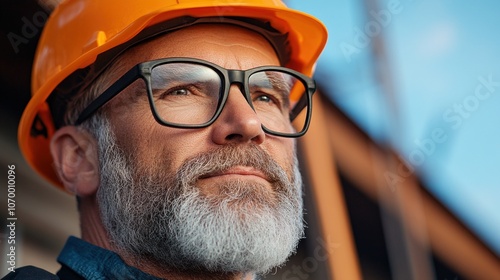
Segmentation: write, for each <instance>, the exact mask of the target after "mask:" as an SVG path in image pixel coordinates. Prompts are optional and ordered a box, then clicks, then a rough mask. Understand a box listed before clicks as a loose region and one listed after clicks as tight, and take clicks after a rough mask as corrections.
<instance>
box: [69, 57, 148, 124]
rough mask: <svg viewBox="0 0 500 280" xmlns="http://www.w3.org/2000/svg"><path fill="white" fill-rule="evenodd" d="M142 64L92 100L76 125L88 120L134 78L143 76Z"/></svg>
mask: <svg viewBox="0 0 500 280" xmlns="http://www.w3.org/2000/svg"><path fill="white" fill-rule="evenodd" d="M141 76H142V75H141V71H140V65H136V66H134V67H133V68H132V69H130V70H129V71H128V72H127V73H125V74H124V75H123V76H122V77H121V78H120V79H118V80H117V81H116V82H114V83H113V84H112V85H111V86H110V87H108V88H107V89H106V90H105V91H104V92H103V93H102V94H101V95H99V96H98V97H97V98H96V99H94V101H92V102H91V103H90V104H89V105H88V106H87V107H86V108H85V109H84V110H83V111H82V112H81V113H80V116H78V119H77V120H76V122H75V126H77V125H80V124H81V123H83V122H84V121H85V120H87V119H88V118H89V117H90V116H91V115H92V114H94V113H95V112H96V111H97V110H98V109H99V108H101V107H102V106H104V104H106V103H107V102H109V101H110V100H111V99H112V98H113V97H115V96H116V95H117V94H118V93H120V92H121V91H122V90H124V89H125V88H126V87H128V86H129V85H130V84H131V83H132V82H133V81H134V80H136V79H137V78H139V77H141Z"/></svg>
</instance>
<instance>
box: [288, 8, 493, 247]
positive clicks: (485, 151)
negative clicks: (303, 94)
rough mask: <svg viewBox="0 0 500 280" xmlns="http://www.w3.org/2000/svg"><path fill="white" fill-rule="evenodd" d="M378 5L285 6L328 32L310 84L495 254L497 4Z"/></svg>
mask: <svg viewBox="0 0 500 280" xmlns="http://www.w3.org/2000/svg"><path fill="white" fill-rule="evenodd" d="M378 2H379V6H378V7H371V8H369V9H368V10H366V9H365V8H364V7H363V6H362V4H363V3H364V1H361V0H357V1H353V0H336V1H331V0H311V1H303V0H293V1H287V3H288V5H290V6H292V7H294V8H297V9H300V10H303V11H305V12H308V13H310V14H313V15H315V16H316V17H318V18H319V19H321V20H322V21H323V22H324V23H325V24H326V25H327V27H328V29H329V33H330V37H329V42H328V45H327V48H326V50H325V52H324V53H323V55H322V57H321V60H320V62H319V64H318V72H317V79H318V80H319V79H321V80H323V81H327V83H329V84H327V86H328V87H329V88H331V89H333V90H334V92H335V94H334V95H332V96H331V97H332V98H333V99H334V100H335V102H336V103H337V104H339V106H340V107H341V108H343V110H345V111H346V112H347V113H348V114H349V115H350V116H351V117H352V118H353V119H354V120H355V121H356V122H357V123H358V124H359V125H360V126H361V127H362V128H363V129H364V130H365V131H367V132H368V133H369V134H370V135H372V137H374V138H375V139H376V140H378V141H384V142H389V143H391V144H392V145H393V146H394V147H395V148H396V149H397V150H398V151H399V152H400V153H401V155H402V156H403V158H404V159H405V160H406V161H407V162H409V163H410V164H412V166H414V167H415V168H416V169H417V170H418V172H419V173H420V174H421V175H422V178H423V179H424V180H425V181H426V182H427V184H428V186H429V188H430V190H431V192H432V193H434V194H435V195H436V196H437V197H438V198H439V199H441V200H442V201H443V202H444V203H445V204H446V205H448V207H449V208H450V209H451V210H452V211H453V212H454V213H456V214H457V215H458V216H459V217H460V218H461V219H462V220H463V221H464V222H465V223H466V224H467V225H468V226H470V227H471V228H473V229H474V230H475V231H476V232H477V233H478V234H479V236H480V237H482V238H483V239H484V240H485V241H486V242H487V243H488V244H489V245H490V246H491V247H492V248H493V249H494V250H495V251H496V252H497V253H498V254H499V255H500V238H499V237H498V233H499V232H500V203H499V202H498V201H500V186H499V185H500V125H498V122H497V121H498V120H500V109H499V108H500V55H499V52H500V36H498V26H500V17H499V16H498V12H499V11H500V2H498V1H494V0H485V1H481V2H471V1H460V2H459V1H453V0H438V1H436V0H380V1H378ZM380 39H381V40H383V41H384V42H385V48H386V55H387V58H388V59H387V60H386V61H388V65H387V68H385V69H381V70H380V71H379V72H377V71H374V70H373V69H374V68H373V67H374V66H376V65H375V64H373V63H374V62H373V57H372V52H371V46H372V45H371V44H372V43H373V41H374V40H380ZM380 73H384V74H386V77H389V82H390V84H391V86H392V87H391V89H392V92H393V95H394V98H393V99H391V102H392V104H394V106H392V105H391V102H389V99H387V97H386V96H387V90H386V89H387V88H386V87H383V86H382V85H380V83H379V82H378V81H377V75H378V74H380ZM395 116H396V117H395Z"/></svg>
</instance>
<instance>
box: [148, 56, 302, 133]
mask: <svg viewBox="0 0 500 280" xmlns="http://www.w3.org/2000/svg"><path fill="white" fill-rule="evenodd" d="M222 79H223V76H222V75H219V73H218V72H217V71H216V70H215V69H212V68H211V67H208V66H205V65H201V64H196V63H188V62H175V63H167V64H161V65H157V66H156V67H154V68H153V69H152V72H151V89H152V97H153V103H154V106H155V109H156V112H157V114H158V117H159V118H160V119H162V120H163V121H164V122H167V123H171V124H175V125H202V124H204V123H207V122H208V121H210V120H211V119H212V118H213V117H214V115H215V114H216V112H217V111H218V108H219V106H222V104H221V102H222V101H221V100H222V98H223V94H224V92H223V90H224V81H222ZM245 84H246V85H245V91H247V93H248V95H247V98H248V99H249V100H248V101H249V104H250V105H251V106H252V107H253V109H254V111H255V113H256V115H257V117H258V118H259V120H260V121H261V123H262V125H263V126H264V127H265V128H267V129H268V130H270V131H274V132H279V133H293V131H292V128H291V126H290V118H289V113H290V110H291V105H293V104H290V102H289V96H290V94H291V92H292V91H295V90H297V91H300V92H304V91H305V90H306V86H305V85H304V84H303V82H302V81H301V80H300V79H298V78H297V77H294V75H292V74H290V73H285V72H280V71H274V70H273V71H268V70H263V71H259V72H255V73H253V74H251V75H250V77H249V79H248V81H247V82H246V83H245ZM304 125H305V124H304ZM300 129H301V128H300V126H299V131H300Z"/></svg>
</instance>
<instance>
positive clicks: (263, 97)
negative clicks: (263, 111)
mask: <svg viewBox="0 0 500 280" xmlns="http://www.w3.org/2000/svg"><path fill="white" fill-rule="evenodd" d="M254 101H260V102H265V103H271V102H273V99H272V98H271V97H270V96H268V95H260V96H257V98H255V99H254Z"/></svg>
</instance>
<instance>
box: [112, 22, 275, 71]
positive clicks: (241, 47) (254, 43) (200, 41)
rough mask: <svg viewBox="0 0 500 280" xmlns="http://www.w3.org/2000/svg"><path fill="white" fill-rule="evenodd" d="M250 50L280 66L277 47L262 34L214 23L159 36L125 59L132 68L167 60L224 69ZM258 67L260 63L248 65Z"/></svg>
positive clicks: (134, 50)
mask: <svg viewBox="0 0 500 280" xmlns="http://www.w3.org/2000/svg"><path fill="white" fill-rule="evenodd" d="M231 50H233V51H231ZM234 50H238V51H234ZM249 51H252V52H254V53H256V54H258V55H259V56H262V58H263V60H265V61H266V63H265V64H266V65H279V64H280V62H279V58H278V55H277V53H276V51H275V50H274V48H273V46H272V45H271V44H270V42H269V41H268V40H267V39H266V38H264V37H263V36H262V35H261V34H259V33H257V32H255V31H252V30H249V29H247V28H244V27H240V26H236V25H230V24H214V23H203V24H197V25H193V26H190V27H185V28H182V29H179V30H176V31H174V32H170V33H167V34H163V35H159V36H157V37H155V38H153V39H150V40H148V41H146V42H143V43H141V44H138V45H137V46H135V47H133V48H131V49H130V50H128V51H126V52H125V54H124V56H123V57H122V59H126V60H127V61H128V63H127V64H130V65H128V66H130V67H131V66H133V65H135V64H138V63H141V62H144V61H149V60H154V59H159V58H167V57H189V58H198V59H204V60H209V61H211V62H213V63H215V64H219V65H220V66H223V67H224V65H222V64H224V62H225V61H226V59H229V58H230V57H231V56H236V57H241V58H244V56H245V55H246V54H248V52H249ZM256 66H260V64H257V65H251V66H250V65H247V67H256ZM242 67H243V66H242Z"/></svg>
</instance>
